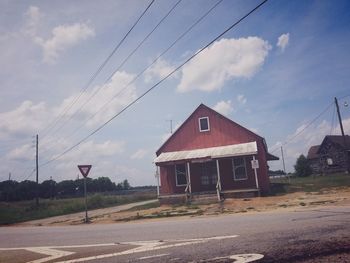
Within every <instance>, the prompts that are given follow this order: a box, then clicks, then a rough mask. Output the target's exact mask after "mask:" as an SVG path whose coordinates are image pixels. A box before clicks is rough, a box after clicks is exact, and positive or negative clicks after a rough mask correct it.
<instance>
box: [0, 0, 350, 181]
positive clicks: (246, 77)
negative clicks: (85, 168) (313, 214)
mask: <svg viewBox="0 0 350 263" xmlns="http://www.w3.org/2000/svg"><path fill="white" fill-rule="evenodd" d="M218 2H219V4H217V5H216V3H218ZM150 3H151V1H150V0H147V1H146V0H145V1H143V0H138V1H136V0H133V1H116V0H104V1H92V0H91V1H89V0H84V1H82V0H77V1H65V0H62V1H44V0H41V1H11V0H0V49H1V56H0V91H1V96H0V162H1V166H0V181H3V180H7V179H8V178H9V173H11V179H13V180H17V181H22V180H25V179H28V180H35V173H33V171H34V170H33V169H34V167H35V135H36V134H38V137H39V181H40V182H42V181H44V180H48V179H50V177H52V179H54V180H56V181H61V180H69V179H72V180H74V179H76V178H77V177H78V175H79V170H78V168H77V165H78V164H91V165H92V169H91V171H90V174H89V176H90V177H92V178H98V177H100V176H108V177H109V178H110V179H111V180H112V181H114V182H120V181H122V180H124V179H127V180H129V182H130V183H131V185H133V186H137V185H155V184H156V181H155V177H154V174H155V166H154V164H153V159H154V158H155V151H156V150H157V149H158V148H159V147H160V146H161V145H162V143H163V142H164V141H165V140H166V139H167V138H168V137H169V135H170V126H171V125H170V124H171V123H172V126H173V129H176V128H177V127H179V126H180V125H181V123H182V122H183V121H184V120H185V119H186V118H187V117H188V116H189V115H190V114H191V113H192V112H193V111H194V110H195V109H196V108H197V107H198V105H199V104H200V103H204V104H205V105H207V106H209V107H212V108H213V109H215V110H217V111H218V112H220V113H222V114H224V115H225V116H227V117H228V118H230V119H232V120H233V121H235V122H237V123H239V124H241V125H242V126H244V127H246V128H248V129H250V130H252V131H254V132H255V133H257V134H259V135H260V136H262V137H264V138H265V139H266V142H267V145H268V148H269V151H270V152H272V153H273V154H275V155H277V156H279V157H280V156H281V153H280V147H281V146H283V151H284V157H285V162H286V170H287V172H293V165H294V164H295V161H296V158H297V157H298V156H299V155H300V154H304V155H306V154H307V151H308V149H309V147H310V146H312V145H317V144H320V143H321V142H322V139H323V138H324V136H325V135H330V134H333V135H337V134H340V128H339V125H338V120H337V116H336V112H335V107H334V97H337V98H338V100H339V105H340V112H341V115H342V118H343V124H344V128H345V131H346V132H347V133H349V132H350V107H346V105H347V104H349V103H350V78H349V76H350V65H349V61H350V52H349V49H348V47H349V46H350V30H349V28H350V16H349V15H348V14H349V11H350V2H349V1H340V0H337V1H326V0H322V1H279V0H278V1H277V0H270V1H268V2H267V3H266V4H264V5H263V6H262V7H261V8H259V9H258V10H257V11H256V12H254V13H252V14H251V15H250V16H248V17H247V18H246V19H245V20H244V21H242V22H241V23H240V24H238V25H237V26H235V27H234V28H233V29H232V30H230V31H228V32H227V33H226V34H224V35H223V36H222V37H220V38H219V39H217V40H216V41H215V42H214V43H212V45H210V46H209V47H208V48H206V49H204V50H203V51H202V52H200V53H199V54H198V55H197V56H196V57H195V58H193V59H192V60H190V61H189V62H188V63H186V64H184V66H183V67H181V68H179V69H178V70H177V71H175V72H174V73H173V74H172V75H171V76H169V77H168V78H166V79H165V80H164V81H162V82H161V83H160V84H159V85H157V86H156V87H155V88H154V89H152V90H151V91H150V92H149V93H147V94H146V95H145V96H144V97H142V98H141V99H140V100H138V101H137V103H135V104H133V105H132V106H131V107H129V108H127V109H126V110H125V111H123V112H122V113H121V114H119V115H118V116H117V117H115V118H114V119H113V120H112V121H110V122H108V124H106V125H105V126H103V127H102V128H101V129H99V130H97V129H98V128H99V127H101V125H103V124H104V123H105V122H107V121H108V120H109V119H111V117H113V116H115V115H116V114H118V113H119V112H120V111H121V110H122V109H124V108H125V107H126V106H127V105H129V103H131V102H132V101H133V100H135V99H136V98H138V97H139V96H141V95H142V94H143V93H144V92H146V91H147V90H148V89H150V88H151V87H153V86H154V85H155V84H156V83H158V82H159V81H160V80H162V79H163V78H164V77H166V76H167V75H168V74H169V73H170V72H172V71H174V70H175V69H176V68H177V67H178V66H180V65H181V64H183V63H184V62H185V61H186V60H188V58H190V57H191V56H192V55H193V54H196V52H198V51H199V50H201V49H202V48H203V47H205V46H206V45H207V44H208V43H210V42H211V41H212V40H213V39H215V38H216V37H217V36H218V35H220V34H221V33H222V32H224V31H225V30H226V29H227V28H228V27H229V26H231V25H232V24H233V23H235V22H236V21H237V20H239V19H240V18H241V17H243V16H244V15H245V14H246V13H248V12H249V11H250V10H252V9H253V8H254V7H255V6H257V5H258V4H259V3H260V1H256V0H247V1H246V0H244V1H243V0H235V1H231V0H222V1H221V2H220V1H214V0H193V1H178V0H164V1H159V0H156V1H154V2H153V3H152V5H151V6H150V7H149V8H148V9H147V11H146V12H145V13H144V15H143V16H142V17H141V19H140V20H139V22H138V23H137V24H136V25H135V26H134V27H133V25H134V24H135V22H136V21H137V19H138V18H139V17H140V16H141V14H142V13H143V12H144V11H145V10H146V8H147V6H149V4H150ZM214 5H215V7H214V8H213V6H214ZM212 8H213V9H212ZM210 9H212V10H211V11H210V12H209V13H208V14H207V15H206V16H204V14H206V13H207V12H208V11H209V10H210ZM203 16H204V17H203ZM201 17H203V18H202V19H201ZM199 19H201V20H200V21H199V22H198V20H199ZM157 25H158V26H157ZM130 29H132V30H131V31H130V33H129V34H127V33H128V31H129V30H130ZM126 34H127V35H126ZM180 36H181V37H180ZM124 37H125V39H124V41H122V42H121V40H122V39H123V38H124ZM118 43H121V44H120V45H119V46H118ZM113 50H114V51H115V52H113ZM107 58H108V59H107ZM104 62H106V63H104ZM316 117H317V118H316ZM92 133H94V134H92ZM90 134H92V135H91V136H89V135H90ZM88 136H89V137H88ZM75 145H77V146H76V147H74V146H75ZM269 164H270V167H271V169H273V170H277V169H282V168H283V166H282V162H281V161H274V162H270V163H269Z"/></svg>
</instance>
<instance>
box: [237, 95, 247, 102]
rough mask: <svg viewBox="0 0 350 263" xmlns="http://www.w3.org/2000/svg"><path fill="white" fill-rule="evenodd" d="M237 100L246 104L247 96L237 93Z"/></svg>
mask: <svg viewBox="0 0 350 263" xmlns="http://www.w3.org/2000/svg"><path fill="white" fill-rule="evenodd" d="M237 101H238V102H239V103H240V104H246V103H247V98H246V97H244V95H238V96H237Z"/></svg>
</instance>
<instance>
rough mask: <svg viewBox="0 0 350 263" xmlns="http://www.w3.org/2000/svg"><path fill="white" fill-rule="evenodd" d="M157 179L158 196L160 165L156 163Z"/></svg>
mask: <svg viewBox="0 0 350 263" xmlns="http://www.w3.org/2000/svg"><path fill="white" fill-rule="evenodd" d="M155 177H156V180H157V197H159V177H160V174H159V166H157V165H156V174H155Z"/></svg>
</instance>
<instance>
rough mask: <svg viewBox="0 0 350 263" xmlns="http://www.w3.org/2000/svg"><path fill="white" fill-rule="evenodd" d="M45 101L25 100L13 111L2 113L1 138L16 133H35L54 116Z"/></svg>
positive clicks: (0, 118) (0, 114) (0, 116)
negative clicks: (36, 102)
mask: <svg viewBox="0 0 350 263" xmlns="http://www.w3.org/2000/svg"><path fill="white" fill-rule="evenodd" d="M51 114H52V112H50V109H48V107H47V106H46V104H45V103H44V102H40V103H38V104H34V103H33V102H31V101H24V102H23V103H22V104H21V105H20V106H19V107H18V108H16V109H15V110H13V111H9V112H4V113H0V138H5V137H9V136H16V135H30V136H31V135H34V134H36V133H37V132H38V130H40V129H41V128H42V127H43V126H44V125H45V124H46V123H47V122H48V120H49V119H50V117H52V115H51Z"/></svg>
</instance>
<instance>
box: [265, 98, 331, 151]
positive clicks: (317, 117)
mask: <svg viewBox="0 0 350 263" xmlns="http://www.w3.org/2000/svg"><path fill="white" fill-rule="evenodd" d="M333 104H334V102H332V103H330V104H329V105H328V106H327V107H326V108H325V109H324V110H323V111H322V112H321V113H320V114H318V115H317V116H316V117H315V118H314V119H312V120H311V121H310V122H309V123H308V124H307V125H305V126H304V128H303V129H301V130H300V131H299V132H298V133H296V134H295V135H294V136H293V137H291V138H290V139H288V140H286V141H285V142H284V143H282V144H281V145H278V147H277V146H276V149H273V150H271V153H274V152H275V151H277V150H278V149H279V148H280V147H281V146H284V145H287V144H288V143H290V142H291V141H293V140H294V139H295V138H296V137H298V136H299V135H300V134H301V133H303V132H304V131H305V130H306V129H307V128H309V127H310V125H311V124H313V123H314V122H315V121H316V120H318V119H319V118H320V117H321V116H322V115H323V114H324V113H325V112H327V111H328V110H329V108H330V107H331V106H332V105H333Z"/></svg>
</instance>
